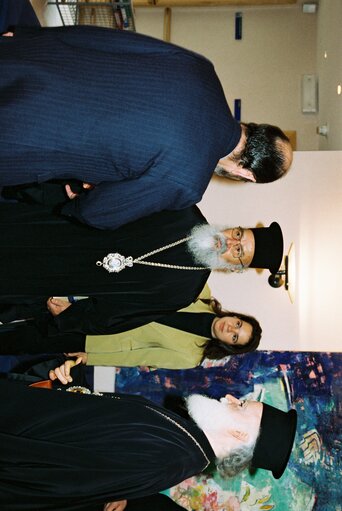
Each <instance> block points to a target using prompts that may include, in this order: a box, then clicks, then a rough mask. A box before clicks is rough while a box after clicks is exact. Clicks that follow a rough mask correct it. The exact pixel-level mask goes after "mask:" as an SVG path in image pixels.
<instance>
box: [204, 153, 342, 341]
mask: <svg viewBox="0 0 342 511" xmlns="http://www.w3.org/2000/svg"><path fill="white" fill-rule="evenodd" d="M341 197H342V151H340V152H337V151H336V152H330V151H329V152H318V151H315V152H297V153H295V155H294V163H293V166H292V169H291V170H290V172H289V174H288V175H287V176H286V177H284V178H283V179H281V180H280V181H277V182H275V183H270V184H266V185H255V184H243V183H236V184H235V183H233V182H229V181H228V180H224V179H223V178H213V179H212V181H211V183H210V185H209V188H208V190H207V192H206V193H205V195H204V198H203V200H202V202H201V203H200V208H201V210H202V211H203V213H204V214H205V216H206V217H207V219H208V220H209V221H210V222H215V223H226V224H228V225H231V226H235V225H242V226H245V227H247V226H248V227H254V226H256V224H257V223H258V222H262V223H263V224H264V225H265V226H267V225H269V224H270V223H271V222H272V221H277V222H279V224H280V225H281V226H282V230H283V234H284V241H285V251H286V252H287V250H288V248H289V246H290V243H291V242H292V241H293V242H294V243H295V247H296V299H295V303H294V304H291V302H290V300H289V297H288V295H287V292H286V291H285V290H284V288H280V289H273V288H271V287H270V286H269V284H268V282H267V278H268V276H269V272H268V271H266V270H265V271H263V272H262V273H257V272H256V270H252V269H251V270H248V271H246V272H245V273H244V274H229V275H223V274H221V273H213V274H212V276H211V277H210V285H211V288H212V292H213V295H214V296H216V297H217V298H218V299H219V300H220V301H222V303H223V304H224V305H225V306H226V307H227V308H228V309H232V310H237V311H241V312H246V313H250V314H252V315H254V316H255V317H256V318H258V319H259V321H260V322H261V324H262V327H263V331H264V334H263V341H262V348H264V349H289V350H313V351H329V350H331V351H341V350H342V333H341V326H340V324H339V319H340V317H341V316H342V313H341V306H340V304H341V302H342V270H341V261H342V223H341V219H342V200H341Z"/></svg>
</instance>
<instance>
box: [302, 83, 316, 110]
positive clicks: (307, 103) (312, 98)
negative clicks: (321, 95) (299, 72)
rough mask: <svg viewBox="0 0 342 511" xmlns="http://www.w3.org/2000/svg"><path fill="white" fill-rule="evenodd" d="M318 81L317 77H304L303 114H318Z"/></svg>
mask: <svg viewBox="0 0 342 511" xmlns="http://www.w3.org/2000/svg"><path fill="white" fill-rule="evenodd" d="M317 96H318V95H317V80H316V75H303V77H302V112H303V113H315V112H317V110H318V108H317Z"/></svg>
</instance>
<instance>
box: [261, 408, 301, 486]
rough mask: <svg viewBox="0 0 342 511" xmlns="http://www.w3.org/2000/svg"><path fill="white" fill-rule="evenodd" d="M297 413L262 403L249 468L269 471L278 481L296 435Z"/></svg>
mask: <svg viewBox="0 0 342 511" xmlns="http://www.w3.org/2000/svg"><path fill="white" fill-rule="evenodd" d="M296 427H297V412H296V410H290V411H289V412H283V411H281V410H278V408H274V407H273V406H270V405H266V404H265V403H263V413H262V417H261V424H260V435H259V438H258V440H257V442H256V446H255V448H254V453H253V458H252V461H251V466H252V467H253V468H264V469H266V470H271V471H272V474H273V477H274V478H275V479H279V478H280V477H281V476H282V475H283V473H284V470H285V469H286V465H287V463H288V461H289V458H290V454H291V451H292V446H293V442H294V438H295V434H296Z"/></svg>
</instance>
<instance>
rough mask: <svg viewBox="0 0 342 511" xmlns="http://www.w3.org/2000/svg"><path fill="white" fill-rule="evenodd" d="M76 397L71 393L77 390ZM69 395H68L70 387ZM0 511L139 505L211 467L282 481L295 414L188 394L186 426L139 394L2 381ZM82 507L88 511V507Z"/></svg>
mask: <svg viewBox="0 0 342 511" xmlns="http://www.w3.org/2000/svg"><path fill="white" fill-rule="evenodd" d="M80 390H82V389H74V391H76V392H77V391H80ZM71 391H72V388H71ZM0 404H1V406H0V414H1V424H0V440H1V449H0V504H1V508H2V509H6V511H19V510H20V511H21V510H22V509H23V507H24V506H25V505H26V504H27V503H28V502H29V504H30V506H31V508H34V509H39V510H40V511H51V510H53V511H59V510H63V511H77V510H78V511H80V510H82V509H89V506H90V505H95V504H98V505H100V504H102V505H104V504H105V503H106V502H112V501H121V500H123V499H127V500H128V502H129V501H130V499H134V498H141V497H146V496H148V495H153V494H155V493H157V492H159V491H161V490H165V489H167V488H169V487H171V486H173V485H175V484H177V483H180V482H181V481H183V480H184V479H186V478H188V477H191V476H193V475H195V474H198V473H199V472H202V471H203V470H204V469H206V468H207V467H208V465H209V464H210V463H211V462H212V461H214V460H216V461H217V464H218V467H219V470H220V473H221V475H222V476H223V477H229V476H232V475H233V474H236V473H238V472H240V471H241V470H243V469H245V468H247V467H248V466H249V465H251V466H253V467H254V468H263V469H266V470H271V471H272V474H273V476H274V477H275V478H279V477H281V476H282V474H283V472H284V470H285V468H286V466H287V463H288V460H289V457H290V454H291V450H292V446H293V442H294V437H295V432H296V417H297V416H296V411H295V410H290V411H289V412H283V411H281V410H278V409H277V408H273V407H272V406H269V405H266V404H263V403H260V402H256V401H241V400H239V399H236V398H234V397H233V396H231V395H229V394H228V395H226V396H225V398H223V399H222V400H221V402H218V401H216V400H211V399H210V398H207V397H204V396H198V395H193V396H190V397H189V398H188V400H187V406H188V409H189V413H190V416H191V417H192V419H193V421H191V420H188V419H185V418H182V417H181V416H179V415H178V414H176V413H173V412H171V411H169V410H166V409H165V408H162V407H160V406H158V405H156V404H154V403H152V402H151V401H148V400H146V399H144V398H142V397H140V396H130V395H124V394H113V395H109V396H107V397H100V396H94V395H82V394H79V393H73V392H58V391H56V390H47V389H43V388H30V387H26V386H24V385H23V383H22V382H20V383H19V382H15V381H12V382H10V381H5V380H2V381H1V380H0ZM87 506H88V507H87Z"/></svg>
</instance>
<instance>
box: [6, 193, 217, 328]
mask: <svg viewBox="0 0 342 511" xmlns="http://www.w3.org/2000/svg"><path fill="white" fill-rule="evenodd" d="M204 223H207V222H206V220H205V218H204V217H203V215H202V214H201V212H200V211H199V209H198V208H197V207H196V206H193V207H191V208H186V209H184V210H181V211H163V212H161V213H157V214H153V215H151V216H149V217H146V218H143V219H140V220H137V221H135V222H132V223H130V224H127V225H126V226H123V227H120V228H119V229H117V230H115V231H103V230H98V229H93V228H91V227H88V226H86V225H82V224H79V223H77V222H73V221H70V220H68V219H64V218H62V217H60V216H57V215H53V214H52V213H51V212H50V211H49V210H48V209H46V208H44V207H43V206H41V205H27V204H12V203H10V204H8V203H1V204H0V239H1V240H3V243H1V247H0V281H1V287H0V302H1V303H2V304H11V303H16V302H18V301H21V300H23V299H24V298H25V297H26V298H28V299H29V300H30V299H33V298H35V297H42V302H43V300H44V299H46V298H47V297H49V296H67V295H83V296H89V297H90V298H89V299H86V300H80V301H78V302H77V303H75V304H73V305H72V306H71V307H69V309H67V310H66V311H65V312H63V313H62V314H60V315H59V316H57V317H56V318H55V320H54V328H56V329H57V331H59V332H80V333H85V334H105V333H115V332H119V331H122V330H125V329H127V328H134V327H136V326H139V325H142V324H145V323H149V322H150V321H153V320H154V319H156V318H157V317H160V316H162V315H164V314H166V313H168V312H171V311H175V310H178V309H181V308H182V307H185V306H187V305H189V304H190V303H191V302H192V301H193V300H194V299H195V298H196V297H197V296H198V295H199V293H200V292H201V290H202V288H203V286H204V284H205V282H206V280H207V279H208V276H209V274H210V272H209V271H208V270H207V269H203V270H199V271H195V270H177V269H170V268H160V267H155V266H144V265H140V264H134V265H133V267H131V268H125V269H124V270H123V271H121V272H120V273H108V272H107V271H106V270H105V269H104V268H103V267H101V266H97V265H96V262H97V261H102V260H103V258H104V257H105V256H106V255H107V254H108V253H115V252H118V253H120V254H121V255H123V256H125V257H128V256H132V257H133V258H136V257H139V256H142V255H143V254H145V253H147V252H150V251H152V250H155V249H158V248H160V247H162V246H164V245H167V244H169V243H173V242H175V241H177V240H179V239H181V238H184V237H186V236H188V235H189V233H190V231H191V229H192V228H193V227H194V226H196V225H198V224H204ZM147 260H149V261H155V262H161V263H168V264H172V265H182V266H195V265H196V264H195V263H194V260H193V257H192V255H191V254H190V253H189V252H188V249H187V245H186V243H182V244H180V245H177V246H175V247H173V248H170V249H168V250H166V251H164V252H161V253H158V254H155V255H153V256H150V257H148V258H147Z"/></svg>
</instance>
